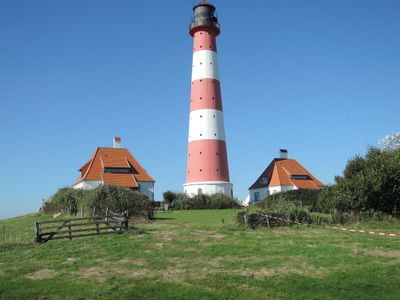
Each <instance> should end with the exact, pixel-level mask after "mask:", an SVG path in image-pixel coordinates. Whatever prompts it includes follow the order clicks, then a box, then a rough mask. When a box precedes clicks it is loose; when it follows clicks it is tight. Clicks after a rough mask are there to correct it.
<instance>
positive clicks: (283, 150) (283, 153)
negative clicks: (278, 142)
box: [279, 149, 288, 159]
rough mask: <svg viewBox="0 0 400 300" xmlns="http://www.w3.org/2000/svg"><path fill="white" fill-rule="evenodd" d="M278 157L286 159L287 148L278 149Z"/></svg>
mask: <svg viewBox="0 0 400 300" xmlns="http://www.w3.org/2000/svg"><path fill="white" fill-rule="evenodd" d="M279 158H281V159H287V158H288V151H287V149H279Z"/></svg>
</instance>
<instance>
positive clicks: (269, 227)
mask: <svg viewBox="0 0 400 300" xmlns="http://www.w3.org/2000/svg"><path fill="white" fill-rule="evenodd" d="M266 217H267V225H268V228H271V226H269V218H268V215H266Z"/></svg>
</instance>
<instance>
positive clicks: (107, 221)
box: [35, 209, 128, 243]
mask: <svg viewBox="0 0 400 300" xmlns="http://www.w3.org/2000/svg"><path fill="white" fill-rule="evenodd" d="M35 229H36V238H35V240H36V242H37V243H46V242H48V241H50V240H58V239H73V238H77V237H83V236H91V235H102V234H112V233H123V232H124V231H125V230H127V229H128V212H127V211H125V212H124V213H122V214H117V213H113V212H111V211H110V210H108V209H107V211H106V215H105V216H94V217H89V218H72V219H60V220H50V221H41V222H35Z"/></svg>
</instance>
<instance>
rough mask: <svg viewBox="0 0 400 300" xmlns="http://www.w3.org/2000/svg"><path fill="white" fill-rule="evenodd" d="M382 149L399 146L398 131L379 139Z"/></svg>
mask: <svg viewBox="0 0 400 300" xmlns="http://www.w3.org/2000/svg"><path fill="white" fill-rule="evenodd" d="M379 145H380V146H381V148H382V149H383V150H395V149H399V148H400V132H397V133H393V134H388V135H386V136H385V137H384V138H382V139H380V140H379Z"/></svg>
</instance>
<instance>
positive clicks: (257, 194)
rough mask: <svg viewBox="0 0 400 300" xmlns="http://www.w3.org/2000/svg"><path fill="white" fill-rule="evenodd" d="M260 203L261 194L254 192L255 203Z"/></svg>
mask: <svg viewBox="0 0 400 300" xmlns="http://www.w3.org/2000/svg"><path fill="white" fill-rule="evenodd" d="M259 201H260V192H254V202H255V203H258V202H259Z"/></svg>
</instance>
